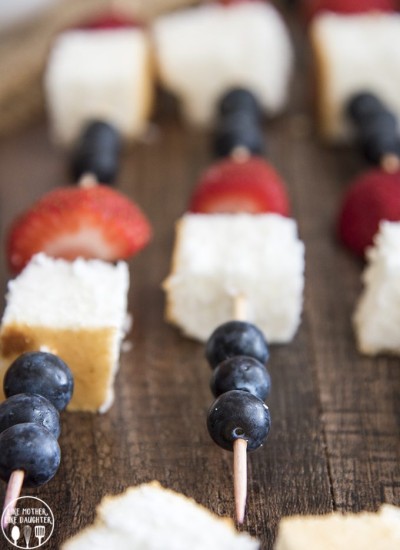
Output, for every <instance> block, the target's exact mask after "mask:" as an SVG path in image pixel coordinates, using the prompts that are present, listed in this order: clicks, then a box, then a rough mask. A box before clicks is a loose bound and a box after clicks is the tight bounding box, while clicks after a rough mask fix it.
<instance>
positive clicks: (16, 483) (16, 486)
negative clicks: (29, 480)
mask: <svg viewBox="0 0 400 550" xmlns="http://www.w3.org/2000/svg"><path fill="white" fill-rule="evenodd" d="M24 477H25V472H24V471H23V470H15V471H14V472H13V473H12V474H11V476H10V479H9V480H8V484H7V491H6V496H5V499H4V506H3V514H4V510H5V509H6V508H7V506H9V505H10V504H11V502H13V501H14V500H16V499H17V498H18V497H19V495H20V494H21V489H22V485H23V483H24ZM9 520H10V514H4V516H3V525H2V527H3V529H4V530H6V528H7V527H8V524H9V523H10V521H9Z"/></svg>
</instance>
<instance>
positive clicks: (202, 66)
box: [153, 2, 293, 125]
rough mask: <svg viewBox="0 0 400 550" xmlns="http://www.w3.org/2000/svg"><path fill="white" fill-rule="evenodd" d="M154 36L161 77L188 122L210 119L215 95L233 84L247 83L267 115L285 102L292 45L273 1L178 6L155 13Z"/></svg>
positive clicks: (213, 112)
mask: <svg viewBox="0 0 400 550" xmlns="http://www.w3.org/2000/svg"><path fill="white" fill-rule="evenodd" d="M153 37H154V42H155V51H156V57H157V66H158V71H159V74H160V78H161V82H162V84H163V85H164V86H165V87H166V88H167V89H169V90H170V91H171V92H172V93H174V94H176V95H177V96H178V98H179V99H180V100H181V101H182V106H183V113H184V115H185V116H186V117H187V119H188V121H189V122H191V123H192V124H197V125H207V124H210V123H211V122H212V121H213V119H214V116H215V106H216V103H217V101H218V99H219V97H220V96H221V95H222V94H224V93H225V92H226V91H227V90H228V89H230V88H232V87H238V86H240V87H245V88H249V89H250V90H251V91H252V92H254V93H255V94H256V96H257V97H258V99H259V101H260V103H261V105H262V106H263V107H264V109H265V110H266V111H267V112H268V113H269V114H271V115H274V114H276V113H278V112H280V111H281V110H282V109H283V108H284V107H285V104H286V101H287V96H288V86H289V80H290V76H291V73H292V65H293V51H292V46H291V43H290V39H289V34H288V31H287V29H286V27H285V24H284V22H283V20H282V17H281V16H280V15H279V12H278V11H277V10H276V9H275V8H274V7H273V6H272V5H271V4H266V3H264V2H239V3H236V4H235V3H233V4H231V5H229V6H222V5H220V4H218V3H213V4H209V5H205V6H199V7H196V8H191V9H186V10H181V11H179V12H176V13H172V14H167V15H165V16H162V17H159V18H158V19H157V20H156V22H155V24H154V26H153Z"/></svg>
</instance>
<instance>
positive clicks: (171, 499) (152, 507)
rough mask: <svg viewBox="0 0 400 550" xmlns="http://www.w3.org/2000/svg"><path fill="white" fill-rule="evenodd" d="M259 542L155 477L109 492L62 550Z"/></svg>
mask: <svg viewBox="0 0 400 550" xmlns="http://www.w3.org/2000/svg"><path fill="white" fill-rule="evenodd" d="M259 547H260V545H259V543H258V541H257V540H256V539H253V538H252V537H250V535H248V534H247V533H239V532H237V531H236V530H235V528H234V526H233V522H232V521H231V520H229V519H227V518H220V517H218V516H216V515H214V514H212V513H211V512H210V511H209V510H207V509H206V508H204V507H203V506H199V505H198V504H196V502H195V501H194V500H192V499H189V498H186V497H185V496H184V495H181V494H179V493H175V492H174V491H171V490H168V489H164V488H162V487H161V486H160V485H159V484H158V483H157V482H153V483H147V484H144V485H140V486H138V487H130V488H129V489H127V490H126V491H125V493H123V494H122V495H117V496H107V497H105V498H104V499H103V500H102V501H101V503H100V505H99V506H98V508H97V517H96V521H95V524H94V525H92V526H90V527H88V528H86V529H84V530H83V531H82V532H81V533H78V534H77V535H75V536H74V537H73V538H72V539H70V540H69V541H67V542H65V543H64V544H63V546H62V550H91V549H92V548H95V549H97V550H111V549H115V550H117V549H118V550H140V549H143V550H144V549H146V550H205V549H207V550H257V549H259Z"/></svg>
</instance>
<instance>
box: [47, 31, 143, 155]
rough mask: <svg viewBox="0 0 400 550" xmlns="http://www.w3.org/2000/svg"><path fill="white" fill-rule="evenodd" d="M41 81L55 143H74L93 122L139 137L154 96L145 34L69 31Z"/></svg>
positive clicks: (125, 134) (57, 42) (54, 52)
mask: <svg viewBox="0 0 400 550" xmlns="http://www.w3.org/2000/svg"><path fill="white" fill-rule="evenodd" d="M44 82H45V90H46V102H47V107H48V111H49V115H50V122H51V127H52V132H53V135H54V138H55V139H56V141H58V142H60V143H62V144H71V143H73V142H74V141H75V140H76V139H77V138H78V137H79V135H80V132H81V131H82V128H83V127H84V126H85V125H86V124H87V123H88V122H89V121H92V120H102V121H104V122H108V123H110V124H112V125H114V126H115V127H116V128H117V130H119V131H120V132H121V134H122V136H123V137H125V138H127V139H132V138H135V137H138V136H140V134H141V133H143V131H144V130H145V128H146V125H147V120H148V116H149V113H150V109H151V104H152V95H153V91H152V90H153V83H152V71H151V63H150V46H149V42H148V38H147V35H146V33H145V32H144V31H143V30H141V29H139V28H135V29H120V30H88V31H85V30H74V31H67V32H65V33H63V34H61V35H60V36H59V37H58V38H57V40H56V42H55V43H54V46H53V49H52V52H51V55H50V58H49V61H48V65H47V69H46V73H45V78H44Z"/></svg>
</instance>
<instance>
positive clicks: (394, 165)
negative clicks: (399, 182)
mask: <svg viewBox="0 0 400 550" xmlns="http://www.w3.org/2000/svg"><path fill="white" fill-rule="evenodd" d="M380 165H381V168H382V170H384V171H385V172H388V173H389V174H393V173H394V172H397V170H400V158H399V157H398V156H397V155H396V154H395V153H387V154H386V155H383V157H382V159H381V163H380Z"/></svg>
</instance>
